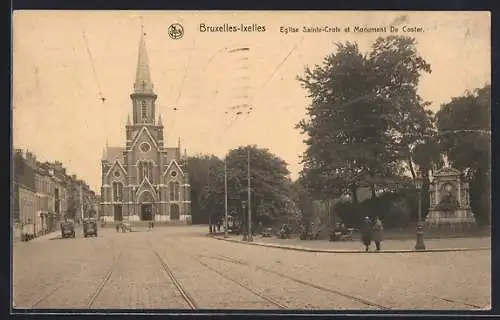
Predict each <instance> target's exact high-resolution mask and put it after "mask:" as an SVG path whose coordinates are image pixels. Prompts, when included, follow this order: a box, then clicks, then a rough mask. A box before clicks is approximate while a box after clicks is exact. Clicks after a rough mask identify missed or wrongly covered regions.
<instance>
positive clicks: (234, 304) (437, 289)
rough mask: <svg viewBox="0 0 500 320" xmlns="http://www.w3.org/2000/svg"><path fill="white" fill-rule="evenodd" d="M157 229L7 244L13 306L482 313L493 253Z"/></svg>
mask: <svg viewBox="0 0 500 320" xmlns="http://www.w3.org/2000/svg"><path fill="white" fill-rule="evenodd" d="M206 230H207V229H206V227H197V226H192V227H158V228H155V229H154V231H151V232H147V231H144V232H133V233H116V232H115V231H114V230H113V229H101V230H100V233H99V237H97V238H83V236H82V235H81V230H78V231H77V232H78V234H77V238H76V239H55V240H50V239H49V238H45V239H40V240H39V241H36V242H27V243H19V244H17V245H16V246H15V247H14V261H13V277H14V279H13V297H14V303H15V306H16V307H18V308H96V309H101V308H138V309H149V308H166V309H168V308H176V309H190V308H197V309H351V310H357V309H374V310H380V309H436V310H437V309H469V310H470V309H479V308H483V307H484V306H486V305H488V304H490V292H491V288H490V283H491V277H490V273H491V272H490V267H491V262H490V252H489V251H467V252H441V253H418V254H399V253H392V254H376V253H346V254H334V253H333V254H332V253H312V252H299V251H289V250H279V249H275V248H266V247H259V246H249V245H244V244H239V243H232V242H227V241H220V240H215V239H211V238H208V237H206Z"/></svg>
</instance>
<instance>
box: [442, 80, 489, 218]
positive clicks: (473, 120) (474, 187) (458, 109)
mask: <svg viewBox="0 0 500 320" xmlns="http://www.w3.org/2000/svg"><path fill="white" fill-rule="evenodd" d="M490 115H491V86H490V85H486V86H484V87H483V88H479V89H476V90H474V91H473V92H467V93H466V94H465V95H464V96H460V97H455V98H452V99H451V101H450V102H449V103H446V104H444V105H442V106H441V108H440V110H439V111H438V112H437V114H436V122H437V127H438V133H439V136H440V139H439V140H440V146H441V149H442V150H443V152H445V153H446V155H447V156H448V159H449V161H450V163H451V164H452V165H453V167H455V168H456V169H459V170H461V171H464V170H468V169H470V170H471V171H472V181H471V193H470V195H471V206H472V211H473V212H474V213H475V214H476V217H477V218H478V222H480V223H489V222H490V214H491V116H490Z"/></svg>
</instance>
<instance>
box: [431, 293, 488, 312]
mask: <svg viewBox="0 0 500 320" xmlns="http://www.w3.org/2000/svg"><path fill="white" fill-rule="evenodd" d="M433 298H434V299H438V300H441V301H445V302H448V303H452V304H457V305H462V306H467V307H470V308H474V309H478V310H481V309H484V308H485V307H484V306H479V305H477V304H473V303H469V302H465V301H458V300H455V299H450V298H445V297H438V296H433Z"/></svg>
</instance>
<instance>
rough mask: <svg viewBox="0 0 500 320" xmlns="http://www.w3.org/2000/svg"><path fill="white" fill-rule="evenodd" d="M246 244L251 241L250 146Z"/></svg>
mask: <svg viewBox="0 0 500 320" xmlns="http://www.w3.org/2000/svg"><path fill="white" fill-rule="evenodd" d="M247 169H248V200H247V201H248V242H251V241H253V237H252V206H251V200H250V199H251V188H250V146H249V147H248V160H247Z"/></svg>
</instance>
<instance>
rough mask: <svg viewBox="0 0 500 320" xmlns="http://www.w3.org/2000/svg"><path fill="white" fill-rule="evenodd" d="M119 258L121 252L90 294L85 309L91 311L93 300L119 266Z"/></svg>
mask: <svg viewBox="0 0 500 320" xmlns="http://www.w3.org/2000/svg"><path fill="white" fill-rule="evenodd" d="M120 256H121V252H120V253H118V255H117V257H116V258H115V261H114V262H113V264H112V265H111V268H109V270H108V272H106V275H105V276H104V278H103V279H102V280H101V281H100V282H99V284H98V286H97V288H96V289H95V290H94V292H93V293H92V295H91V296H90V297H89V299H88V301H87V309H91V308H92V305H93V304H94V302H95V300H96V299H97V297H99V295H100V294H101V292H102V289H104V286H105V285H106V284H107V283H108V282H109V279H110V278H111V275H112V274H113V272H114V271H115V270H116V267H117V266H118V264H119V261H120Z"/></svg>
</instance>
